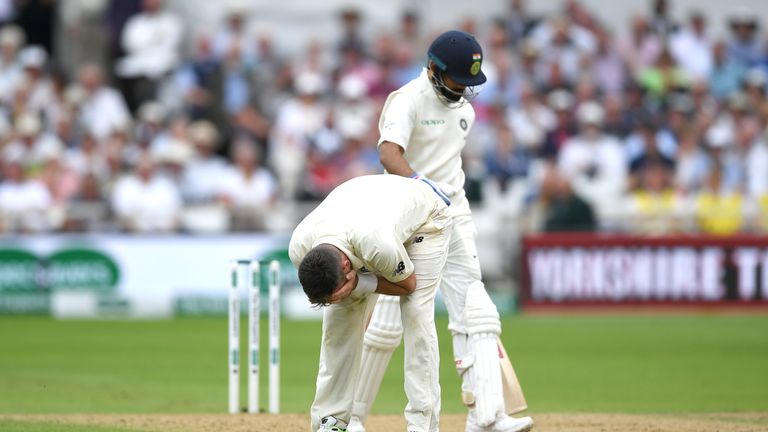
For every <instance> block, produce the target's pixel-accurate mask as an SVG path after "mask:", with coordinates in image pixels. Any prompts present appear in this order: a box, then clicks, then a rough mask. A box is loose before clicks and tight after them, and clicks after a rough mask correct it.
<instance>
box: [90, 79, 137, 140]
mask: <svg viewBox="0 0 768 432" xmlns="http://www.w3.org/2000/svg"><path fill="white" fill-rule="evenodd" d="M79 80H80V86H81V87H82V88H83V90H84V92H85V95H84V96H85V97H84V99H83V101H82V102H81V104H80V119H79V120H80V123H81V124H83V125H87V126H88V129H89V131H90V133H91V134H93V136H94V138H95V139H96V140H99V141H101V140H103V139H105V138H107V136H109V135H110V134H111V133H112V131H113V130H114V129H115V128H116V127H120V126H121V125H124V124H126V123H128V122H129V121H130V120H131V114H130V112H128V106H127V105H126V104H125V99H123V95H121V94H120V93H119V92H118V91H117V90H115V89H113V88H112V87H109V86H107V85H105V84H104V72H103V71H102V70H101V67H99V66H97V65H95V64H86V65H84V66H82V67H80V73H79Z"/></svg>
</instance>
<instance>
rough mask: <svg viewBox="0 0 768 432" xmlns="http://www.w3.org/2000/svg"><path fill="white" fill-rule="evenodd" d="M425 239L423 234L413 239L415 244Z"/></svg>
mask: <svg viewBox="0 0 768 432" xmlns="http://www.w3.org/2000/svg"><path fill="white" fill-rule="evenodd" d="M423 241H424V237H422V236H418V237H416V238H415V239H413V243H414V244H415V243H421V242H423Z"/></svg>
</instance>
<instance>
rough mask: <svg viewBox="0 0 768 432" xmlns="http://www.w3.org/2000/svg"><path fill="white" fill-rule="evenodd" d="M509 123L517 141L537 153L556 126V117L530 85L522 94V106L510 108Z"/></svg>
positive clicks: (525, 87)
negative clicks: (547, 134)
mask: <svg viewBox="0 0 768 432" xmlns="http://www.w3.org/2000/svg"><path fill="white" fill-rule="evenodd" d="M507 122H508V123H509V126H510V128H511V129H512V132H513V133H514V134H515V141H516V142H518V143H520V145H522V146H524V147H526V148H527V149H529V150H530V151H532V152H537V151H539V149H540V148H541V146H542V145H543V143H544V137H545V136H546V133H547V132H548V131H550V130H551V129H552V128H553V127H554V126H555V115H554V114H553V113H552V110H550V109H549V108H548V107H547V106H546V105H545V104H543V103H541V101H539V99H538V96H537V94H536V92H535V91H534V89H533V88H532V87H531V86H530V85H524V86H523V88H522V89H521V92H520V105H518V106H516V107H510V109H509V111H508V113H507Z"/></svg>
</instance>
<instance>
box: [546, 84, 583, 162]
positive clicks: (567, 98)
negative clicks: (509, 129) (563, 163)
mask: <svg viewBox="0 0 768 432" xmlns="http://www.w3.org/2000/svg"><path fill="white" fill-rule="evenodd" d="M547 104H548V105H549V107H550V108H551V109H552V110H553V111H554V112H555V118H556V122H555V126H554V128H552V130H550V131H548V132H547V134H546V136H545V137H544V145H543V146H542V147H541V151H539V156H542V157H544V158H546V159H553V160H554V159H557V155H558V154H559V153H560V149H562V148H563V145H565V143H566V142H567V141H568V140H569V139H570V138H571V137H573V136H574V135H576V124H575V122H574V121H573V114H572V113H573V106H574V100H573V95H571V93H570V92H568V91H566V90H555V91H553V92H551V93H549V95H548V96H547Z"/></svg>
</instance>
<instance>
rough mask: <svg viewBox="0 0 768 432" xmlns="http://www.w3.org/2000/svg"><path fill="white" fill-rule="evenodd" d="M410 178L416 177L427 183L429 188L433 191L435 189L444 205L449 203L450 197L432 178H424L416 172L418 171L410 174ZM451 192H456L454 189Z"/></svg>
mask: <svg viewBox="0 0 768 432" xmlns="http://www.w3.org/2000/svg"><path fill="white" fill-rule="evenodd" d="M411 178H413V179H416V180H421V181H423V182H424V183H426V184H428V185H429V187H431V188H432V190H433V191H435V193H436V194H437V196H439V197H440V199H441V200H443V202H444V203H445V205H447V206H449V205H451V199H450V198H448V194H447V193H446V192H445V191H443V190H442V189H441V188H440V186H438V184H437V183H435V182H433V181H432V180H430V179H428V178H426V177H422V176H421V175H420V174H418V173H416V174H414V175H412V176H411ZM453 193H456V191H454V192H453Z"/></svg>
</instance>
